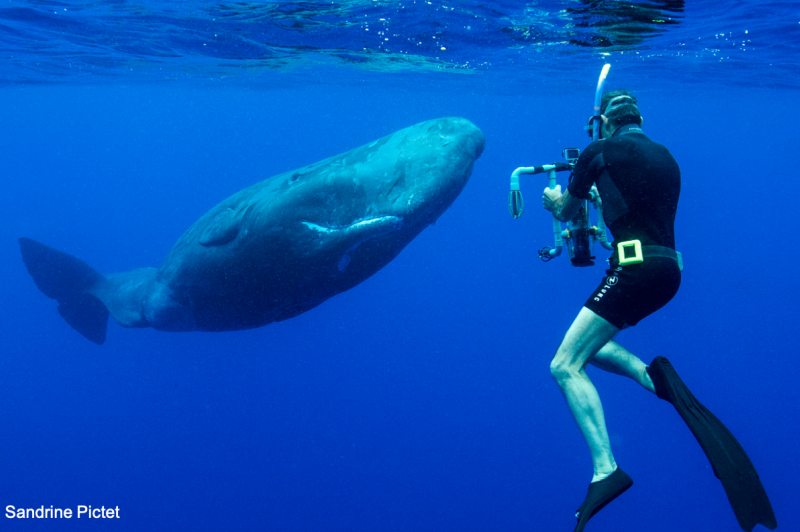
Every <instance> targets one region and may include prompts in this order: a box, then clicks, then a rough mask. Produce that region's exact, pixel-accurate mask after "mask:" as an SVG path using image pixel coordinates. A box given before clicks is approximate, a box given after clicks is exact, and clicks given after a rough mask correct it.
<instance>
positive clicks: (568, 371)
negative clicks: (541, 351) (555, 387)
mask: <svg viewBox="0 0 800 532" xmlns="http://www.w3.org/2000/svg"><path fill="white" fill-rule="evenodd" d="M578 371H580V368H575V367H573V365H572V364H569V363H567V362H566V361H564V359H562V358H561V357H559V356H558V355H556V356H555V358H553V360H551V361H550V375H552V376H553V378H554V379H555V380H556V382H558V383H561V382H564V381H566V380H568V379H570V378H572V377H574V376H575V375H576V374H577V373H578Z"/></svg>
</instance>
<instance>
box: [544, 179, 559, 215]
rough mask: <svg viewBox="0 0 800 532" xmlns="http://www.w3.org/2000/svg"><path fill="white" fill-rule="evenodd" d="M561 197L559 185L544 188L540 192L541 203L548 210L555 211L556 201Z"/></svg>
mask: <svg viewBox="0 0 800 532" xmlns="http://www.w3.org/2000/svg"><path fill="white" fill-rule="evenodd" d="M559 199H561V185H556V188H546V189H544V193H543V194H542V205H544V208H545V209H546V210H548V211H550V212H555V209H556V202H557V201H558V200H559Z"/></svg>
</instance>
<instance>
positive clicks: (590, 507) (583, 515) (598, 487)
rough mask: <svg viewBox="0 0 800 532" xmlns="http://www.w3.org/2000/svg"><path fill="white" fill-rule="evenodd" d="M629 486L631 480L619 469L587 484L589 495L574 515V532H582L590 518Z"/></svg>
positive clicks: (631, 483) (631, 484)
mask: <svg viewBox="0 0 800 532" xmlns="http://www.w3.org/2000/svg"><path fill="white" fill-rule="evenodd" d="M631 486H633V480H631V477H629V476H628V475H627V474H626V473H625V472H624V471H623V470H622V469H620V468H619V467H617V469H616V470H615V471H614V472H613V473H611V475H609V476H608V477H606V478H604V479H603V480H598V481H597V482H592V483H591V484H589V493H587V494H586V499H585V500H584V501H583V504H581V507H580V508H578V511H577V512H576V514H575V517H577V518H578V525H577V526H576V527H575V531H574V532H583V529H584V527H586V523H588V522H589V519H591V518H592V516H594V515H595V514H596V513H597V512H599V511H600V510H602V509H603V508H605V507H606V505H607V504H608V503H610V502H611V501H613V500H614V499H616V498H617V497H619V496H620V495H622V494H623V493H624V492H625V490H627V489H628V488H630V487H631Z"/></svg>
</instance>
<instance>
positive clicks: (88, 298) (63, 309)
mask: <svg viewBox="0 0 800 532" xmlns="http://www.w3.org/2000/svg"><path fill="white" fill-rule="evenodd" d="M19 247H20V251H22V260H23V262H25V266H26V267H27V268H28V273H30V274H31V277H33V281H34V282H35V283H36V286H37V287H38V288H39V290H41V291H42V293H43V294H44V295H46V296H47V297H50V298H52V299H55V300H57V301H58V313H59V314H61V317H62V318H64V319H65V320H66V322H67V323H69V324H70V326H72V328H73V329H75V330H76V331H78V332H79V333H81V334H82V335H83V336H85V337H86V338H88V339H89V340H91V341H92V342H94V343H96V344H102V343H103V342H105V340H106V327H107V326H108V309H107V308H106V306H105V305H104V304H103V303H102V302H101V301H100V300H99V299H97V298H96V297H95V296H93V295H91V294H90V293H89V291H90V290H91V289H92V288H94V287H96V286H97V285H98V284H99V283H102V282H104V281H105V280H106V278H105V277H104V276H103V274H101V273H100V272H98V271H97V270H95V269H94V268H92V267H91V266H89V265H88V264H86V263H85V262H83V261H82V260H80V259H78V258H76V257H73V256H72V255H69V254H68V253H64V252H63V251H59V250H57V249H54V248H51V247H50V246H46V245H44V244H42V243H41V242H37V241H36V240H32V239H30V238H20V239H19Z"/></svg>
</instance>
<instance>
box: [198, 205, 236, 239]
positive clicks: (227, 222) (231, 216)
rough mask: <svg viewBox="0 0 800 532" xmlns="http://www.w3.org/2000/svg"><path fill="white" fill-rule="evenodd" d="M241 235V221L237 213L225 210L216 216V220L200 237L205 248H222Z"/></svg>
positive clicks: (212, 221) (214, 219) (213, 220)
mask: <svg viewBox="0 0 800 532" xmlns="http://www.w3.org/2000/svg"><path fill="white" fill-rule="evenodd" d="M238 234H239V219H238V218H237V217H236V211H234V210H233V209H225V210H222V211H220V212H218V213H217V214H215V215H214V218H213V219H212V220H211V222H210V223H209V224H208V226H207V227H206V228H205V230H204V231H203V234H202V235H200V244H202V245H204V246H207V247H208V246H222V245H225V244H227V243H228V242H231V241H232V240H233V239H234V238H236V235H238Z"/></svg>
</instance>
